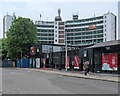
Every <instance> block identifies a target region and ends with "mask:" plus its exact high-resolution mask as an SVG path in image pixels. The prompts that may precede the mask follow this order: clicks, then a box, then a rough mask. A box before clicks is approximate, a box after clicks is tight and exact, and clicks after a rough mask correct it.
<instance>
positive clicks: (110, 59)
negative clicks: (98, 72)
mask: <svg viewBox="0 0 120 96" xmlns="http://www.w3.org/2000/svg"><path fill="white" fill-rule="evenodd" d="M117 60H118V54H117V53H109V54H102V70H109V71H117V70H118V68H117V63H118V62H117Z"/></svg>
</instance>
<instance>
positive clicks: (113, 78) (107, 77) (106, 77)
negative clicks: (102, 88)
mask: <svg viewBox="0 0 120 96" xmlns="http://www.w3.org/2000/svg"><path fill="white" fill-rule="evenodd" d="M16 69H18V70H20V69H22V70H27V71H36V72H45V73H49V74H57V75H62V76H69V77H77V78H84V79H93V80H102V81H109V82H119V83H120V75H118V74H103V73H99V74H98V73H90V75H87V76H85V75H84V73H83V72H79V71H78V72H72V71H67V72H66V71H65V70H62V71H61V70H54V69H43V68H42V69H35V68H16Z"/></svg>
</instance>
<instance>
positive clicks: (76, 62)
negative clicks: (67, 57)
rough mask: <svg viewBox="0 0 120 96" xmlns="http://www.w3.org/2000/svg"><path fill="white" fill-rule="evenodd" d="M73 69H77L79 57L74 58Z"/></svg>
mask: <svg viewBox="0 0 120 96" xmlns="http://www.w3.org/2000/svg"><path fill="white" fill-rule="evenodd" d="M74 69H79V56H75V57H74Z"/></svg>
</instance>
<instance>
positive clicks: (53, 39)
mask: <svg viewBox="0 0 120 96" xmlns="http://www.w3.org/2000/svg"><path fill="white" fill-rule="evenodd" d="M38 39H39V40H54V38H41V37H39V38H38Z"/></svg>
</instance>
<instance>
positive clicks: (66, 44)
mask: <svg viewBox="0 0 120 96" xmlns="http://www.w3.org/2000/svg"><path fill="white" fill-rule="evenodd" d="M66 71H67V32H66Z"/></svg>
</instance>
